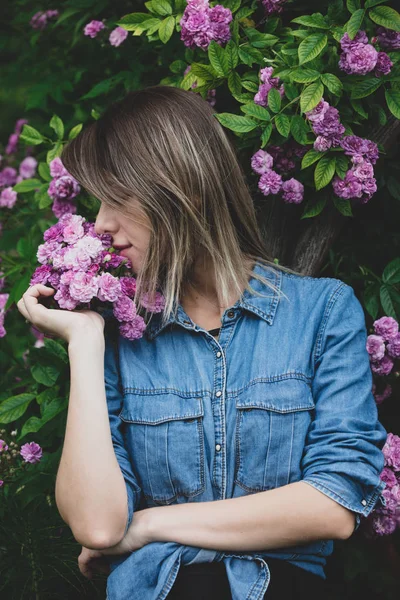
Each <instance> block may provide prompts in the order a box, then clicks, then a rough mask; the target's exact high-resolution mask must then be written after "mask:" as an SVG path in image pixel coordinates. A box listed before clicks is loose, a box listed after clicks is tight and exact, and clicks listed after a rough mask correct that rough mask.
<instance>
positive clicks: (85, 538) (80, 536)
mask: <svg viewBox="0 0 400 600" xmlns="http://www.w3.org/2000/svg"><path fill="white" fill-rule="evenodd" d="M72 534H73V536H74V538H75V540H76V541H77V542H78V544H81V546H84V547H85V548H89V549H90V550H104V549H106V548H111V547H112V546H116V545H117V544H119V542H120V541H121V540H122V537H123V536H115V535H114V536H112V535H110V534H109V533H106V532H104V531H101V530H98V531H96V530H94V529H92V530H91V531H90V532H89V533H88V532H80V531H74V530H73V529H72Z"/></svg>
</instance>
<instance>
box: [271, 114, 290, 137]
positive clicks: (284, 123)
mask: <svg viewBox="0 0 400 600" xmlns="http://www.w3.org/2000/svg"><path fill="white" fill-rule="evenodd" d="M275 126H276V128H277V130H278V132H279V133H280V134H281V135H282V136H283V137H285V138H287V137H288V136H289V133H290V119H289V117H288V116H287V115H284V114H280V115H276V117H275Z"/></svg>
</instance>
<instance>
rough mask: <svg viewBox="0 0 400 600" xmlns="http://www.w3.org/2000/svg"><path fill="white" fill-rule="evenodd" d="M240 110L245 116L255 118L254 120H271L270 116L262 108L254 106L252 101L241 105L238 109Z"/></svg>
mask: <svg viewBox="0 0 400 600" xmlns="http://www.w3.org/2000/svg"><path fill="white" fill-rule="evenodd" d="M240 110H241V111H243V112H244V113H246V115H249V116H250V117H255V118H256V119H261V120H262V121H270V120H271V115H270V114H269V112H268V110H267V109H266V108H264V107H263V106H260V105H259V104H256V103H255V102H254V101H252V102H248V103H247V104H243V105H242V106H241V107H240Z"/></svg>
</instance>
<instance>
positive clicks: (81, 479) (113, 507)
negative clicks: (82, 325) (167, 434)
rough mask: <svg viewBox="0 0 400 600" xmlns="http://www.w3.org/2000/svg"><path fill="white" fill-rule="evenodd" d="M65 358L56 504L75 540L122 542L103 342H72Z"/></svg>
mask: <svg viewBox="0 0 400 600" xmlns="http://www.w3.org/2000/svg"><path fill="white" fill-rule="evenodd" d="M68 354H69V360H70V375H71V384H70V395H69V405H68V416H67V424H66V431H65V438H64V446H63V451H62V456H61V461H60V465H59V469H58V473H57V480H56V503H57V507H58V509H59V511H60V514H61V516H62V518H63V519H64V521H66V523H68V525H69V526H70V527H71V529H72V531H73V534H74V536H75V538H76V539H77V541H78V542H79V543H81V544H82V545H83V546H86V547H89V548H90V547H91V548H96V547H99V546H102V545H107V544H109V545H111V544H113V543H116V542H117V541H118V540H120V539H121V538H122V536H123V533H124V529H125V525H126V506H127V495H126V487H125V482H124V478H123V475H122V473H121V470H120V467H119V465H118V462H117V458H116V456H115V452H114V448H113V444H112V439H111V431H110V425H109V419H108V412H107V400H106V394H105V383H104V338H101V339H100V337H99V336H91V335H86V336H84V335H82V336H81V337H80V338H79V339H77V338H75V339H73V340H72V341H71V342H70V344H69V347H68Z"/></svg>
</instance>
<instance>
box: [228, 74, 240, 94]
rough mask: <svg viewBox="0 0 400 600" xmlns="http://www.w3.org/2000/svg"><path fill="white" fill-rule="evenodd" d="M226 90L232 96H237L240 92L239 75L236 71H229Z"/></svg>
mask: <svg viewBox="0 0 400 600" xmlns="http://www.w3.org/2000/svg"><path fill="white" fill-rule="evenodd" d="M228 88H229V90H230V91H231V92H232V94H233V95H238V94H240V93H241V91H242V82H241V79H240V75H239V73H237V72H236V71H231V72H230V73H229V75H228Z"/></svg>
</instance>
